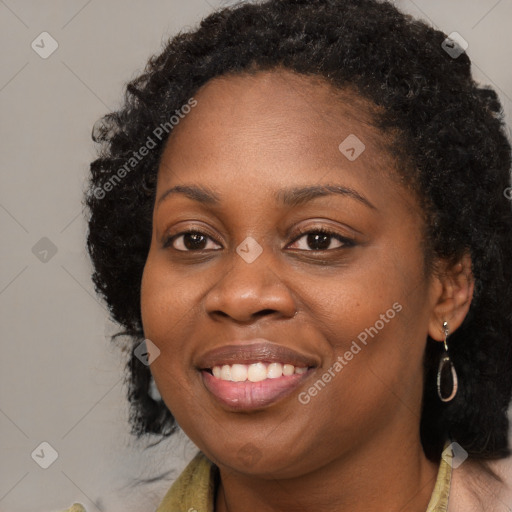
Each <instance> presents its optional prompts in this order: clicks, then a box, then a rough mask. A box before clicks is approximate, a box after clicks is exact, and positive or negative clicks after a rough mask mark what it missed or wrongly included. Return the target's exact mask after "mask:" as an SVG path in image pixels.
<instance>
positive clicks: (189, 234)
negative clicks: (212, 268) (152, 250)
mask: <svg viewBox="0 0 512 512" xmlns="http://www.w3.org/2000/svg"><path fill="white" fill-rule="evenodd" d="M208 240H212V239H211V238H210V237H209V236H208V235H206V234H204V233H201V232H199V231H185V232H183V233H178V234H177V235H173V236H171V237H169V238H167V239H166V240H165V242H164V248H167V247H172V248H173V249H176V250H177V251H181V252H193V251H204V250H210V249H211V247H207V246H208Z"/></svg>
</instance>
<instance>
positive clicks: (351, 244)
mask: <svg viewBox="0 0 512 512" xmlns="http://www.w3.org/2000/svg"><path fill="white" fill-rule="evenodd" d="M189 234H192V235H194V234H195V235H204V236H206V237H207V238H209V239H210V240H213V241H214V242H215V243H216V244H218V242H217V241H216V240H215V239H214V238H213V237H211V236H210V235H208V234H207V233H204V232H203V231H199V230H195V229H190V230H187V231H182V232H181V233H177V234H175V235H171V236H168V237H166V238H165V239H164V242H163V247H164V249H167V248H169V247H171V248H172V244H173V242H174V240H176V239H177V238H179V237H180V236H183V235H189ZM309 234H322V235H326V236H329V237H332V238H335V239H336V240H338V241H339V242H340V243H341V244H343V245H342V246H341V247H335V248H334V249H314V250H309V251H305V250H304V249H297V250H299V251H303V252H331V251H335V250H337V249H346V248H349V247H354V246H355V245H356V242H355V241H354V240H352V239H350V238H346V237H344V236H342V235H340V234H339V233H336V232H335V231H330V230H328V229H326V228H305V229H299V230H298V233H297V236H295V238H294V239H293V241H292V242H291V243H295V242H297V241H298V240H300V239H301V238H302V237H303V236H304V235H309ZM219 245H220V244H219ZM175 250H176V251H178V252H183V253H187V252H202V251H204V250H206V249H198V250H196V251H191V250H186V251H183V250H181V249H175Z"/></svg>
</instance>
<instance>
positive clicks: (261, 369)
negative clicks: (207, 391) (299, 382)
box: [212, 362, 308, 382]
mask: <svg viewBox="0 0 512 512" xmlns="http://www.w3.org/2000/svg"><path fill="white" fill-rule="evenodd" d="M307 371H308V369H307V367H305V366H293V364H282V363H260V362H258V363H252V364H239V363H235V364H232V365H229V364H224V365H222V366H214V367H213V368H212V373H213V376H214V377H216V378H217V379H221V380H228V381H232V382H245V381H247V380H248V381H249V382H260V381H262V380H265V379H278V378H279V377H282V376H283V375H284V376H290V375H293V374H295V373H297V374H304V373H306V372H307Z"/></svg>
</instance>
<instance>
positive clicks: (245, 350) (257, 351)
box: [196, 338, 318, 370]
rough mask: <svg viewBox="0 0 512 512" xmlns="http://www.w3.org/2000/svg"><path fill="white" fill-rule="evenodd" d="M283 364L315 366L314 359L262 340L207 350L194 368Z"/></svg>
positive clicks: (235, 343) (233, 343)
mask: <svg viewBox="0 0 512 512" xmlns="http://www.w3.org/2000/svg"><path fill="white" fill-rule="evenodd" d="M258 361H261V362H269V363H284V364H292V365H294V366H307V367H310V366H317V365H318V363H317V361H316V360H315V358H313V357H311V356H307V355H304V354H301V353H300V352H297V351H296V350H293V349H291V348H288V347H284V346H283V345H279V344H277V343H273V342H271V341H268V340H265V339H263V338H258V339H255V340H247V341H245V342H240V341H233V342H232V343H231V344H229V345H223V346H222V347H219V348H215V349H212V350H209V351H208V352H206V353H204V354H202V355H201V356H199V357H198V359H197V362H196V366H197V367H198V368H199V369H201V370H206V369H211V368H213V367H214V366H222V365H223V364H230V365H231V364H235V363H240V364H250V363H254V362H258Z"/></svg>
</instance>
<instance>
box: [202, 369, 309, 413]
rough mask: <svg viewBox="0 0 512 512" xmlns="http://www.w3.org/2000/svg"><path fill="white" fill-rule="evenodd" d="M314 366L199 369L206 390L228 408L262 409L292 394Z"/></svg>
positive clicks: (235, 409)
mask: <svg viewBox="0 0 512 512" xmlns="http://www.w3.org/2000/svg"><path fill="white" fill-rule="evenodd" d="M312 371H314V367H306V366H302V367H296V366H293V365H291V364H282V363H275V362H271V363H264V362H261V361H259V362H257V363H252V364H239V363H235V364H232V365H227V364H225V365H222V366H214V367H213V368H211V369H209V368H207V369H204V370H201V375H202V380H203V384H204V386H205V388H206V389H207V390H208V392H209V394H210V395H211V396H213V398H214V399H215V401H216V402H217V403H220V404H221V406H223V407H224V408H225V409H227V410H229V411H240V412H241V411H251V410H257V409H263V408H266V407H269V406H271V405H272V404H275V403H276V402H278V401H280V400H281V399H283V398H285V397H286V396H288V395H290V394H292V393H293V392H294V390H296V389H297V388H298V387H299V386H300V385H301V384H302V383H303V381H304V380H305V379H306V378H308V377H309V375H310V373H311V372H312Z"/></svg>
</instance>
